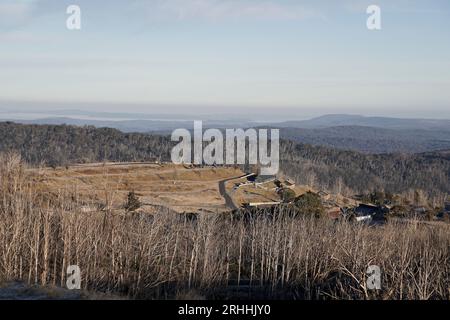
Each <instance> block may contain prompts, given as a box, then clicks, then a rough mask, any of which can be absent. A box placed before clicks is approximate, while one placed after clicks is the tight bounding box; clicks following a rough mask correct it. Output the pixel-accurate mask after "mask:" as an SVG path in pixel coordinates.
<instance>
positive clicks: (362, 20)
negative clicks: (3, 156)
mask: <svg viewBox="0 0 450 320" xmlns="http://www.w3.org/2000/svg"><path fill="white" fill-rule="evenodd" d="M72 4H76V5H78V6H80V8H81V30H68V29H67V28H66V19H67V18H68V16H69V15H68V14H67V13H66V8H67V6H68V5H72ZM371 4H373V2H372V1H366V0H343V1H339V2H336V1H330V0H322V1H293V0H279V1H274V0H261V1H256V0H242V1H235V0H195V1H194V0H133V1H127V2H126V3H124V2H123V1H108V2H107V3H103V4H102V3H101V2H93V1H87V0H77V1H66V0H64V1H52V0H28V1H24V0H16V1H11V0H0V46H1V50H0V70H1V72H0V88H1V89H0V111H2V110H3V111H7V110H10V109H11V110H13V111H20V109H27V110H29V111H36V112H38V111H39V110H40V111H42V110H44V111H45V110H59V111H61V110H68V109H69V110H85V111H98V112H114V113H115V112H124V111H126V112H132V113H146V114H180V113H181V114H192V115H195V114H198V115H201V114H208V113H210V114H217V115H230V116H233V115H237V116H240V115H248V116H252V115H253V116H254V117H256V118H260V119H258V120H262V119H266V118H267V119H268V120H272V119H273V118H277V119H278V118H279V119H286V120H287V119H291V118H295V119H307V118H312V117H316V116H320V115H324V114H360V115H366V116H387V117H397V118H433V119H442V118H447V119H449V118H450V90H448V89H449V88H450V42H449V41H448V39H450V19H449V17H450V4H449V2H448V1H444V0H433V1H428V2H427V3H423V2H422V1H418V0H409V1H406V0H396V1H386V0H380V1H377V3H376V4H377V5H379V6H380V8H381V18H382V20H381V21H382V29H381V30H377V31H370V30H368V29H367V27H366V20H367V18H368V14H367V13H366V9H367V6H368V5H371Z"/></svg>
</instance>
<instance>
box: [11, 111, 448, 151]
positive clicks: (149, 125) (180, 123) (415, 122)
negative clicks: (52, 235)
mask: <svg viewBox="0 0 450 320" xmlns="http://www.w3.org/2000/svg"><path fill="white" fill-rule="evenodd" d="M5 115H6V114H5V113H3V117H4V118H5ZM43 115H45V114H41V115H40V117H39V114H28V117H27V114H24V115H22V117H18V116H17V115H14V114H11V117H8V118H6V119H5V120H8V121H14V122H17V123H23V124H51V125H60V124H67V125H76V126H84V125H91V126H95V127H109V128H115V129H118V130H120V131H123V132H140V133H147V132H148V133H157V134H170V133H171V132H172V131H173V130H174V129H177V128H186V129H192V128H193V120H195V119H196V118H195V117H194V116H192V115H178V116H176V115H163V114H158V115H149V114H132V113H120V114H119V113H102V112H85V111H76V110H68V111H62V112H59V113H57V114H56V116H47V117H43ZM15 116H16V117H15ZM220 118H222V119H220ZM199 119H204V120H205V121H204V122H203V127H204V128H219V129H224V128H250V127H270V128H280V130H281V137H282V138H285V139H289V140H294V141H297V142H302V143H308V144H312V145H320V146H327V147H333V148H337V149H344V150H357V151H361V152H366V153H420V152H429V151H436V150H446V149H450V120H447V119H442V120H438V119H401V118H389V117H367V116H360V115H345V114H335V115H325V116H321V117H317V118H313V119H310V120H293V121H285V122H262V121H252V120H249V119H245V118H242V117H241V118H239V117H232V116H229V117H221V116H214V115H209V116H206V117H205V116H199Z"/></svg>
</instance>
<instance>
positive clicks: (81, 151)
mask: <svg viewBox="0 0 450 320" xmlns="http://www.w3.org/2000/svg"><path fill="white" fill-rule="evenodd" d="M170 148H171V143H170V141H169V139H168V138H167V137H162V136H154V135H146V134H139V133H122V132H121V131H119V130H116V129H111V128H95V127H93V126H84V127H76V126H67V125H22V124H15V123H12V122H2V123H0V152H1V151H7V150H16V151H18V152H20V154H21V155H22V157H23V158H24V159H25V160H26V161H27V162H28V163H30V164H33V165H36V164H46V165H65V164H70V163H80V162H83V163H87V162H99V161H104V160H111V161H146V160H153V159H155V158H159V157H160V155H161V156H163V157H164V158H163V159H162V160H168V159H169V155H170Z"/></svg>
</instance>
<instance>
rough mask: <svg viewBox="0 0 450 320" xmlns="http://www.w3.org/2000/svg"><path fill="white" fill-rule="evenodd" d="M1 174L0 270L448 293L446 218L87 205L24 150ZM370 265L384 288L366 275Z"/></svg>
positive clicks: (41, 277)
mask: <svg viewBox="0 0 450 320" xmlns="http://www.w3.org/2000/svg"><path fill="white" fill-rule="evenodd" d="M0 179H1V180H0V280H4V281H12V280H22V281H26V282H28V283H30V284H41V285H53V286H55V285H56V286H58V285H59V286H64V284H65V280H66V274H65V270H66V268H67V266H69V265H73V264H76V265H79V266H80V268H81V271H82V287H83V289H85V290H90V291H92V290H95V291H99V292H114V293H120V294H124V295H127V296H129V297H132V298H136V297H138V298H158V299H166V298H177V297H178V298H180V297H192V298H195V299H198V298H202V297H207V298H221V297H222V298H223V297H230V296H231V297H246V298H248V297H250V298H288V299H329V298H333V299H449V298H450V289H449V288H450V280H449V274H450V263H449V262H450V260H449V257H450V255H449V250H450V249H449V248H450V232H449V229H448V227H447V226H443V227H437V226H436V227H434V226H433V227H430V226H427V225H420V224H402V223H398V222H392V223H388V224H387V225H385V226H383V227H375V228H373V227H367V226H362V225H355V224H349V223H345V222H342V223H333V222H330V221H327V220H316V219H312V218H309V217H299V218H292V217H290V215H289V212H286V210H281V211H280V212H278V213H277V215H276V219H269V218H267V216H265V215H264V214H261V215H260V216H258V217H253V218H251V219H241V218H236V215H233V216H232V215H224V214H199V215H198V217H197V219H190V218H189V217H187V216H184V215H179V214H175V213H171V212H165V211H160V212H159V213H158V214H154V215H146V214H126V213H125V212H117V211H108V210H106V211H94V212H89V213H85V212H82V210H81V209H80V208H81V202H82V199H80V198H79V195H78V194H77V193H76V190H72V191H68V190H65V191H61V192H59V193H57V194H55V195H54V197H52V198H48V197H46V196H43V195H42V194H41V192H40V191H38V190H37V189H36V187H35V184H33V183H32V180H31V179H30V177H29V176H28V174H27V173H26V170H24V167H23V165H22V164H21V162H20V159H19V158H18V157H17V156H15V155H7V156H2V157H1V159H0ZM111 192H113V191H111ZM104 196H105V201H106V200H107V199H110V198H111V197H112V195H111V194H109V195H108V194H105V195H104ZM369 265H379V266H380V267H381V270H382V272H383V274H382V287H383V289H382V290H381V291H370V290H368V288H367V286H366V284H365V283H366V282H365V280H366V277H367V275H366V274H365V272H366V269H367V267H368V266H369Z"/></svg>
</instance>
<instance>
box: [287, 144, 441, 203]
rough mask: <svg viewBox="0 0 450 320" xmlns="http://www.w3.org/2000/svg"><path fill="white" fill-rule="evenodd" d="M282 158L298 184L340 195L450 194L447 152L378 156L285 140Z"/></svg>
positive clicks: (436, 195) (435, 195)
mask: <svg viewBox="0 0 450 320" xmlns="http://www.w3.org/2000/svg"><path fill="white" fill-rule="evenodd" d="M280 157H281V168H282V170H283V171H284V172H285V173H286V174H287V175H289V176H291V177H292V178H295V180H296V181H297V182H299V183H304V184H308V185H314V186H316V187H320V188H323V189H325V190H330V191H334V192H337V193H344V194H354V193H366V192H367V191H375V190H378V191H385V192H390V193H407V192H413V190H415V191H416V190H422V191H424V192H425V193H426V194H427V195H428V196H431V197H434V198H436V197H437V198H445V197H446V195H447V194H448V193H449V192H450V157H449V153H448V152H433V153H425V154H413V155H409V154H381V155H376V154H363V153H359V152H354V151H342V150H336V149H330V148H327V147H318V146H311V145H307V144H299V143H295V142H291V141H283V143H281V147H280ZM442 201H443V200H442Z"/></svg>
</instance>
